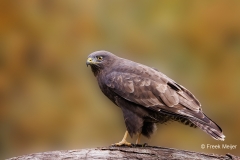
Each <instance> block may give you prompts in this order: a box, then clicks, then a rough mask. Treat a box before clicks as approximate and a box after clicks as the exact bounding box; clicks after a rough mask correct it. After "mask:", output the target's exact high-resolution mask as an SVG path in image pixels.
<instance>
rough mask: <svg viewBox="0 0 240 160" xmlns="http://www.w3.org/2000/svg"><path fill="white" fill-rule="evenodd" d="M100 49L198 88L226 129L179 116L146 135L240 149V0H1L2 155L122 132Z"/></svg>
mask: <svg viewBox="0 0 240 160" xmlns="http://www.w3.org/2000/svg"><path fill="white" fill-rule="evenodd" d="M96 50H108V51H111V52H113V53H115V54H117V55H118V56H121V57H125V58H128V59H131V60H134V61H137V62H140V63H143V64H146V65H148V66H152V67H155V68H158V69H159V70H160V71H162V72H163V73H165V74H166V75H168V76H169V77H171V78H173V79H174V80H175V81H177V82H178V83H180V84H182V85H183V86H185V87H186V88H188V89H189V90H191V91H192V92H193V93H194V94H195V96H196V97H197V98H198V99H199V100H200V102H201V103H202V106H203V110H204V112H205V113H206V114H207V115H208V116H209V117H211V118H212V119H213V120H214V121H216V122H217V123H218V124H219V125H220V126H221V127H222V129H223V131H224V134H225V135H226V141H224V142H219V141H215V140H213V139H212V138H211V137H210V136H208V135H207V134H205V133H204V132H202V131H200V130H199V129H192V128H188V127H186V126H183V125H181V124H178V123H171V124H169V125H159V126H158V128H159V129H158V131H157V133H156V134H155V135H153V137H152V138H151V139H149V140H148V139H143V140H142V142H147V143H149V144H150V145H160V146H166V147H172V148H179V149H187V150H194V151H199V152H208V153H219V154H225V153H233V154H238V155H239V151H240V150H239V147H240V138H239V134H240V129H239V123H240V118H239V114H240V100H239V98H240V97H239V96H240V83H239V82H240V1H237V0H229V1H208V0H206V1H190V0H185V1H147V0H145V1H144V0H140V1H139V0H138V1H137V0H131V1H127V0H123V1H120V0H116V1H111V0H105V1H100V0H99V1H96V0H95V1H94V0H88V1H84V0H68V1H58V0H31V1H17V0H2V1H0V158H7V157H11V156H17V155H21V154H27V153H32V152H41V151H48V150H59V149H61V150H62V149H76V148H88V147H99V146H106V145H109V144H112V143H115V142H117V141H119V140H120V139H121V138H122V136H123V133H124V132H125V126H124V121H123V118H122V113H121V111H120V110H119V108H117V107H115V106H114V104H112V103H111V102H110V101H109V100H108V99H107V98H105V97H104V95H103V94H102V93H101V91H100V90H99V88H98V85H97V82H96V80H95V78H94V76H93V74H92V73H91V71H90V68H87V67H86V65H85V62H86V58H87V56H88V54H90V53H91V52H93V51H96ZM134 138H135V137H134ZM129 141H131V142H134V141H135V139H132V140H130V138H129ZM201 144H234V145H239V146H237V149H236V150H226V149H220V150H210V149H204V150H203V149H201V148H200V145H201Z"/></svg>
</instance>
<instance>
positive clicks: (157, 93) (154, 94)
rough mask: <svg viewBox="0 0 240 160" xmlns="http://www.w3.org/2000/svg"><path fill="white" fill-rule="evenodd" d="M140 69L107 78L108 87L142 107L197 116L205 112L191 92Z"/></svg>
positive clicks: (119, 72)
mask: <svg viewBox="0 0 240 160" xmlns="http://www.w3.org/2000/svg"><path fill="white" fill-rule="evenodd" d="M137 69H138V70H135V71H132V72H127V70H124V71H113V72H111V73H109V74H108V75H107V76H106V77H105V83H106V85H107V86H108V87H109V88H110V89H111V90H112V91H114V92H115V93H116V94H118V95H119V96H121V97H123V98H124V99H126V100H128V101H131V102H134V103H136V104H139V105H141V106H145V107H152V108H156V107H154V106H167V107H169V109H170V108H175V109H177V108H179V109H184V107H185V108H188V109H190V110H192V111H196V112H198V111H199V110H200V109H201V107H200V106H201V105H200V103H199V101H198V100H197V99H196V98H195V97H194V95H193V94H192V93H191V92H190V91H188V90H187V89H186V88H184V87H183V86H181V85H179V84H177V83H176V82H174V81H173V80H172V79H170V78H168V77H167V76H165V75H164V74H162V73H161V72H159V71H156V70H154V69H152V68H150V67H147V66H143V65H142V66H140V67H138V68H137ZM179 106H181V107H179ZM165 109H166V108H165ZM158 110H159V108H158ZM179 113H180V114H181V112H179Z"/></svg>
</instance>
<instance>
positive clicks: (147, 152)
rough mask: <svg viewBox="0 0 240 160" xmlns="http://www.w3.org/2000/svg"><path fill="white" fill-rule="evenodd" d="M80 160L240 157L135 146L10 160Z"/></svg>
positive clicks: (216, 159)
mask: <svg viewBox="0 0 240 160" xmlns="http://www.w3.org/2000/svg"><path fill="white" fill-rule="evenodd" d="M32 159H34V160H62V159H64V160H78V159H91V160H95V159H97V160H101V159H123V160H124V159H126V160H127V159H138V160H139V159H144V160H145V159H151V160H152V159H167V160H173V159H174V160H176V159H178V160H183V159H184V160H196V159H198V160H219V159H222V160H231V159H232V160H237V159H240V157H237V156H234V155H231V154H226V155H217V154H205V153H198V152H193V151H186V150H178V149H173V148H164V147H156V146H145V147H141V146H135V147H115V146H110V147H101V148H91V149H79V150H66V151H50V152H43V153H34V154H29V155H24V156H19V157H13V158H10V159H8V160H32Z"/></svg>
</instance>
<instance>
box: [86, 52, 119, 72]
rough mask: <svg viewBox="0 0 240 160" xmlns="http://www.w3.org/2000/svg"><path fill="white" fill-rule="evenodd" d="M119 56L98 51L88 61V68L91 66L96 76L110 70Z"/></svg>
mask: <svg viewBox="0 0 240 160" xmlns="http://www.w3.org/2000/svg"><path fill="white" fill-rule="evenodd" d="M116 59H117V56H115V55H114V54H112V53H110V52H108V51H96V52H93V53H91V54H90V55H89V56H88V59H87V62H86V64H87V66H88V65H90V66H91V68H92V71H93V73H94V75H95V76H96V75H97V74H98V73H99V71H101V70H103V69H104V68H109V67H111V66H112V64H113V63H114V62H115V61H116Z"/></svg>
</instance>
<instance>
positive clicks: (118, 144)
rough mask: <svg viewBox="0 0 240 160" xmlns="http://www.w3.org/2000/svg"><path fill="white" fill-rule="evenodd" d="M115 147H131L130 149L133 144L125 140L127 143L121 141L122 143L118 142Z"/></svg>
mask: <svg viewBox="0 0 240 160" xmlns="http://www.w3.org/2000/svg"><path fill="white" fill-rule="evenodd" d="M113 146H129V147H131V146H132V144H131V143H129V142H127V141H126V140H125V141H124V140H122V141H120V142H118V143H115V144H113Z"/></svg>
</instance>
